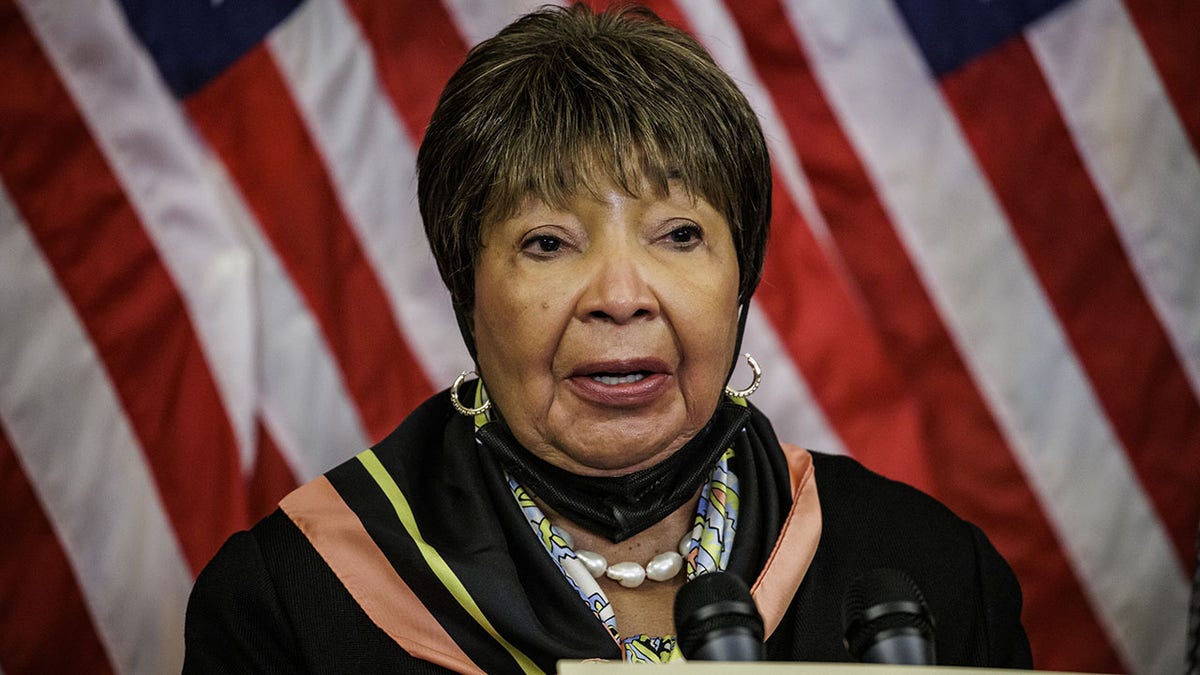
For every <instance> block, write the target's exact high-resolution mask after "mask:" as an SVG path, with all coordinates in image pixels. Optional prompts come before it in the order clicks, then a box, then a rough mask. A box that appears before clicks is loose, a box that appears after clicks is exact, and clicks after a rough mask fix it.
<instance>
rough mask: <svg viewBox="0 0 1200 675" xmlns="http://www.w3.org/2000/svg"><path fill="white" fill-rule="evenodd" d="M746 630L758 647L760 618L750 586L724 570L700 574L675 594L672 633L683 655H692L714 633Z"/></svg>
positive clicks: (693, 656) (743, 631) (693, 655)
mask: <svg viewBox="0 0 1200 675" xmlns="http://www.w3.org/2000/svg"><path fill="white" fill-rule="evenodd" d="M733 632H737V633H746V634H748V635H749V636H751V637H753V639H754V640H756V641H757V643H758V644H759V645H760V646H761V645H762V640H763V620H762V615H760V614H759V613H758V606H757V605H755V604H754V598H753V597H751V595H750V589H749V588H747V587H746V583H745V582H744V581H742V580H741V579H740V578H739V577H738V576H736V575H734V574H729V573H726V572H709V573H707V574H701V575H699V576H697V577H695V578H693V579H691V580H689V581H688V582H687V583H685V584H684V585H683V586H682V587H681V588H680V589H679V593H677V594H676V595H675V633H676V635H677V636H678V637H677V639H678V640H679V649H680V651H681V652H683V656H684V658H687V659H693V658H695V655H696V654H697V652H698V651H699V650H700V648H701V647H703V646H704V645H705V644H706V643H708V642H709V640H711V639H713V638H714V636H720V635H723V634H728V633H733Z"/></svg>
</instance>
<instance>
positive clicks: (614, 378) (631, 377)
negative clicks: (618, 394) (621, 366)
mask: <svg viewBox="0 0 1200 675" xmlns="http://www.w3.org/2000/svg"><path fill="white" fill-rule="evenodd" d="M644 377H646V376H645V375H644V374H642V373H630V374H628V375H593V376H592V379H593V380H595V381H597V382H599V383H600V384H629V383H630V382H637V381H638V380H641V379H642V378H644Z"/></svg>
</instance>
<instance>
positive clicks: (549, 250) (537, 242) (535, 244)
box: [521, 234, 563, 256]
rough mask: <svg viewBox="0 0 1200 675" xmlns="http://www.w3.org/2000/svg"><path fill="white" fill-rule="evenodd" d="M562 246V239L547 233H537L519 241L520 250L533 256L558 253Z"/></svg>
mask: <svg viewBox="0 0 1200 675" xmlns="http://www.w3.org/2000/svg"><path fill="white" fill-rule="evenodd" d="M562 248H563V241H562V239H559V238H558V237H554V236H551V235H548V234H539V235H536V236H533V237H530V238H528V239H526V240H525V241H524V242H522V243H521V250H523V251H526V252H528V253H532V254H533V255H535V256H548V255H552V254H555V253H558V252H559V251H561V250H562Z"/></svg>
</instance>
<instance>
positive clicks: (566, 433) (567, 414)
mask: <svg viewBox="0 0 1200 675" xmlns="http://www.w3.org/2000/svg"><path fill="white" fill-rule="evenodd" d="M597 192H598V194H599V198H597V197H596V196H595V195H592V194H591V193H590V192H586V191H585V192H583V193H581V194H580V195H578V196H576V197H575V198H574V199H572V200H571V202H570V203H569V205H568V208H566V209H561V210H560V209H556V208H552V207H550V206H548V205H546V204H545V203H543V202H541V201H537V200H530V201H529V202H527V203H526V204H525V205H524V207H523V208H522V209H521V211H520V212H519V213H517V214H516V215H515V216H513V217H512V218H509V219H508V220H504V221H500V222H494V223H489V224H488V225H487V226H485V227H484V230H483V233H482V235H483V247H482V250H481V253H480V258H479V262H478V264H477V266H476V270H475V310H474V329H475V342H476V346H477V348H478V357H479V366H480V371H481V375H482V377H483V381H484V384H485V385H486V386H487V390H488V394H489V395H490V396H491V398H492V400H493V402H494V404H495V405H496V406H498V407H499V409H500V411H501V413H502V414H503V416H504V418H505V420H506V421H507V422H508V424H509V426H510V428H511V429H512V432H513V434H514V436H515V437H516V439H517V440H518V441H519V442H520V443H521V444H522V445H523V446H525V447H526V448H528V449H529V450H530V452H533V453H534V454H535V455H537V456H539V457H541V458H542V459H545V460H547V461H549V462H551V463H553V464H555V465H557V466H559V467H561V468H564V469H567V470H569V471H572V472H574V473H577V474H585V475H617V474H623V473H628V472H629V471H633V470H637V469H640V468H645V467H647V466H651V465H653V464H655V463H657V462H659V461H661V460H662V459H665V458H666V457H668V456H669V455H670V454H671V453H673V452H674V451H675V450H677V449H678V448H679V447H681V446H682V445H683V444H684V443H685V442H687V440H688V439H690V438H691V437H692V436H694V435H695V433H696V432H697V431H699V430H700V429H701V428H702V427H703V426H704V424H705V423H706V422H707V421H708V419H709V417H711V416H712V413H713V411H714V410H715V409H716V405H717V402H718V400H719V398H720V396H721V392H722V389H723V387H724V384H725V381H724V380H725V376H726V375H727V373H728V369H729V366H730V364H731V363H732V359H733V349H734V341H735V338H736V333H737V308H738V301H737V292H738V263H737V255H736V252H735V250H734V245H733V238H732V233H731V232H730V228H729V224H728V223H727V222H726V221H725V218H724V217H722V216H721V215H720V213H718V212H717V211H716V210H715V209H714V208H713V207H712V206H711V205H710V204H708V203H707V202H705V201H704V200H701V199H696V200H693V199H692V198H691V197H690V196H689V195H688V194H687V193H686V191H684V190H683V189H682V187H680V186H677V185H674V184H672V186H671V189H670V192H669V194H667V195H666V196H657V195H655V194H654V193H653V191H652V190H648V189H644V190H642V191H641V194H642V196H641V197H632V196H630V195H629V194H627V193H626V192H625V191H624V190H622V189H620V188H619V187H617V186H614V185H611V184H606V185H603V186H602V187H601V189H599V190H598V191H597Z"/></svg>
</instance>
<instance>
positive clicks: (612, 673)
mask: <svg viewBox="0 0 1200 675" xmlns="http://www.w3.org/2000/svg"><path fill="white" fill-rule="evenodd" d="M558 672H559V675H630V674H631V673H632V674H633V675H648V674H652V675H819V674H820V675H916V674H917V673H934V674H936V675H1012V674H1013V673H1014V672H1026V673H1044V674H1046V675H1052V673H1055V672H1059V673H1061V672H1062V671H1049V670H1027V671H1013V670H1004V669H1000V668H959V667H955V666H883V665H873V664H865V663H788V662H779V661H764V662H761V663H733V662H725V661H691V662H687V663H667V664H663V665H658V666H653V667H650V668H647V666H644V665H640V664H633V663H617V662H612V661H559V662H558ZM1063 675H1066V674H1065V673H1063ZM1073 675H1089V674H1086V673H1076V674H1073ZM1093 675H1094V674H1093Z"/></svg>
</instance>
